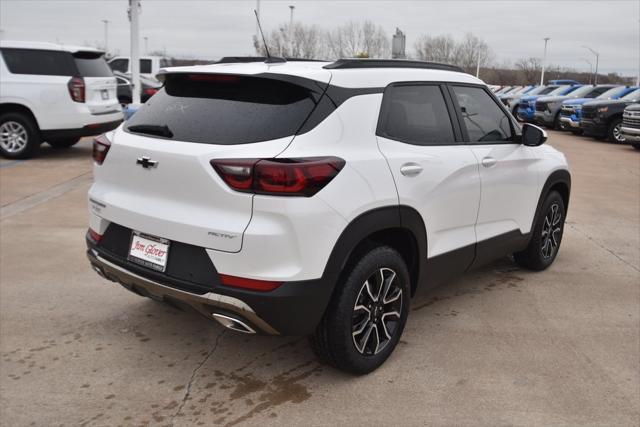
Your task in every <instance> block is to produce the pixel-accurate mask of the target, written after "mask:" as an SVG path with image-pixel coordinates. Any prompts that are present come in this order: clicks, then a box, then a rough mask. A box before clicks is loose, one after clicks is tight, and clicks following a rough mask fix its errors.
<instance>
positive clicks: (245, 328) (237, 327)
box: [213, 313, 256, 334]
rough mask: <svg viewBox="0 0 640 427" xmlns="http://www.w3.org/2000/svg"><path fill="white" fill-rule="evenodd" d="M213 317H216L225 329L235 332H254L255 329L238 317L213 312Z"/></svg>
mask: <svg viewBox="0 0 640 427" xmlns="http://www.w3.org/2000/svg"><path fill="white" fill-rule="evenodd" d="M213 318H214V319H216V320H217V321H218V322H219V323H220V324H221V325H222V326H224V327H225V328H227V329H231V330H233V331H236V332H242V333H243V334H255V333H256V331H255V330H254V329H253V328H252V327H251V326H249V325H247V324H246V323H244V322H243V321H242V320H240V319H236V318H235V317H230V316H227V315H224V314H219V313H213Z"/></svg>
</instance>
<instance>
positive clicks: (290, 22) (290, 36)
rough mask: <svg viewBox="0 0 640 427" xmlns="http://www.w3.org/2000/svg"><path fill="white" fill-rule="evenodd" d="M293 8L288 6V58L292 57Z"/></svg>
mask: <svg viewBox="0 0 640 427" xmlns="http://www.w3.org/2000/svg"><path fill="white" fill-rule="evenodd" d="M295 8H296V7H295V6H289V9H291V15H290V17H289V56H291V57H293V10H294V9H295Z"/></svg>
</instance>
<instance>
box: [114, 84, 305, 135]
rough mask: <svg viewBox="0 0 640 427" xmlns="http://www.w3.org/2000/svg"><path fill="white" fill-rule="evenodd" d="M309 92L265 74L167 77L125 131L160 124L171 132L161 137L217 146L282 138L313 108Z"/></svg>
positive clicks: (293, 129) (133, 131)
mask: <svg viewBox="0 0 640 427" xmlns="http://www.w3.org/2000/svg"><path fill="white" fill-rule="evenodd" d="M311 94H312V93H311V91H310V90H309V89H307V88H305V87H302V86H299V85H296V84H293V83H289V82H285V81H280V80H274V79H269V78H259V77H243V76H231V75H213V74H175V75H168V76H167V77H166V80H165V85H164V88H163V89H162V90H160V91H159V92H158V93H156V94H155V95H154V96H153V97H152V98H150V99H149V101H147V103H146V104H145V105H144V106H143V107H142V108H140V110H139V111H138V112H137V113H136V114H135V115H134V116H133V117H132V118H131V119H129V121H128V122H127V125H126V128H125V130H127V131H128V132H132V133H143V134H148V136H154V135H152V134H151V133H152V132H148V131H145V130H144V129H145V128H147V129H149V128H151V129H153V128H158V127H160V128H164V127H165V126H166V128H168V129H169V130H170V133H171V135H172V136H170V137H166V135H160V136H161V137H163V139H173V140H179V141H185V142H196V143H203V144H219V145H232V144H247V143H253V142H260V141H268V140H273V139H278V138H284V137H288V136H293V135H295V134H296V132H297V131H298V130H299V129H300V128H301V127H302V125H303V124H304V122H305V120H306V119H307V117H308V116H309V115H310V114H311V112H312V111H313V109H314V107H315V105H316V104H315V102H314V100H313V98H312V96H311ZM136 129H137V130H136ZM140 129H143V130H142V131H141V130H140ZM155 136H158V135H155Z"/></svg>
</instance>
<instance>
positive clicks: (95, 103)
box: [72, 51, 119, 114]
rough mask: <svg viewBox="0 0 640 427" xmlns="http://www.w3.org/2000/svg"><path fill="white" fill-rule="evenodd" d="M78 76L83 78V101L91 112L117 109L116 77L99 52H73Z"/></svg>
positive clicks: (99, 112)
mask: <svg viewBox="0 0 640 427" xmlns="http://www.w3.org/2000/svg"><path fill="white" fill-rule="evenodd" d="M72 55H73V59H74V61H75V63H76V68H77V69H78V76H79V77H82V78H83V79H84V84H85V103H86V105H87V107H88V108H89V111H91V113H92V114H104V113H109V112H112V111H114V110H117V109H118V105H119V102H118V94H117V84H116V78H115V77H114V76H113V72H112V71H111V68H109V66H108V65H107V62H106V61H105V60H104V57H103V55H102V53H101V52H92V51H78V52H74V53H73V54H72Z"/></svg>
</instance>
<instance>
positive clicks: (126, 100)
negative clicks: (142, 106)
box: [113, 71, 162, 106]
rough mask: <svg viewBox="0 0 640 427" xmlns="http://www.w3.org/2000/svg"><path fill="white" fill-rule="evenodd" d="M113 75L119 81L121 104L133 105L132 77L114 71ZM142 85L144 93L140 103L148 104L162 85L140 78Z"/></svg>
mask: <svg viewBox="0 0 640 427" xmlns="http://www.w3.org/2000/svg"><path fill="white" fill-rule="evenodd" d="M113 75H114V76H116V79H117V81H118V101H120V104H122V105H123V106H124V105H127V104H131V100H132V99H133V97H132V96H131V75H130V74H125V73H120V72H118V71H114V72H113ZM140 84H141V85H142V91H141V92H140V101H141V102H147V100H148V99H149V98H151V97H152V96H153V95H154V94H155V93H156V92H157V91H158V90H160V88H161V87H162V83H160V82H159V81H157V80H152V79H148V78H146V77H143V76H140Z"/></svg>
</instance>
